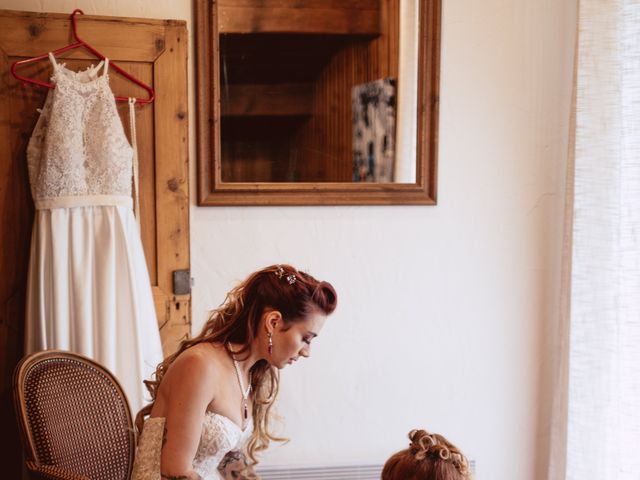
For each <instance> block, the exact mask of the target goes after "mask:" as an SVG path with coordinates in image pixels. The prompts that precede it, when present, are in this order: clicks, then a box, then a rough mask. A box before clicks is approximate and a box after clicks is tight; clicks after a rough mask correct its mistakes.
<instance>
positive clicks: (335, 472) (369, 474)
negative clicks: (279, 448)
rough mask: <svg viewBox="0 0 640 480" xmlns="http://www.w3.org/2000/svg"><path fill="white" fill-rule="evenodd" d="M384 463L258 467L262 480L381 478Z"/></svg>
mask: <svg viewBox="0 0 640 480" xmlns="http://www.w3.org/2000/svg"><path fill="white" fill-rule="evenodd" d="M381 472H382V465H350V466H332V467H326V466H324V467H323V466H316V467H286V466H274V467H258V475H260V476H261V477H262V480H380V473H381Z"/></svg>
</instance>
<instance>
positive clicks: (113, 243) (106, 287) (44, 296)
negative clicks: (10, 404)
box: [26, 205, 162, 414]
mask: <svg viewBox="0 0 640 480" xmlns="http://www.w3.org/2000/svg"><path fill="white" fill-rule="evenodd" d="M28 282H29V284H28V298H27V319H28V321H27V329H26V333H27V338H26V347H27V351H28V352H34V351H40V350H45V349H50V348H55V349H61V350H69V351H72V352H77V353H81V354H83V355H86V356H88V357H90V358H93V359H95V360H97V361H98V362H99V363H100V364H102V365H104V366H105V367H106V368H108V369H109V370H110V371H111V372H113V373H114V374H115V376H116V378H117V379H118V380H119V381H120V383H121V384H122V387H123V388H124V390H125V393H126V394H127V398H128V400H129V404H130V406H131V408H132V410H133V412H134V414H135V412H136V411H137V410H138V409H140V408H142V406H143V405H144V404H145V403H148V401H149V399H148V398H145V397H146V395H145V392H144V385H143V383H142V380H143V379H147V378H150V377H151V374H152V373H153V372H154V371H155V367H156V366H157V363H158V362H159V361H161V360H162V349H161V346H160V342H159V339H158V337H157V333H156V332H157V330H158V326H157V322H156V313H155V310H154V304H153V298H152V295H151V289H150V286H149V275H148V273H147V265H146V263H145V259H144V252H143V251H142V244H141V242H140V234H139V233H138V225H137V223H136V221H135V218H134V217H133V214H132V210H131V206H129V207H126V206H112V205H102V206H99V205H98V206H85V207H73V208H52V209H46V210H37V211H36V217H35V221H34V225H33V233H32V240H31V262H30V265H29V281H28ZM154 334H155V335H154Z"/></svg>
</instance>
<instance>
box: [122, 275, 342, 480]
mask: <svg viewBox="0 0 640 480" xmlns="http://www.w3.org/2000/svg"><path fill="white" fill-rule="evenodd" d="M336 302H337V296H336V292H335V290H334V289H333V287H332V286H331V285H330V284H329V283H327V282H321V281H318V280H316V279H315V278H313V277H312V276H311V275H309V274H306V273H304V272H300V271H298V270H296V269H295V268H293V267H292V266H290V265H274V266H270V267H267V268H264V269H262V270H260V271H258V272H255V273H253V274H252V275H250V276H249V278H247V279H246V280H245V281H244V282H242V283H241V284H240V285H238V286H237V287H236V288H234V289H233V290H231V292H229V294H228V295H227V298H226V300H225V302H224V304H223V305H222V306H221V307H220V308H218V309H217V310H215V311H213V313H212V314H211V316H210V318H209V320H208V321H207V323H206V324H205V326H204V328H203V330H202V332H201V333H200V335H198V336H197V337H195V338H193V339H190V340H187V341H184V342H183V343H182V344H181V346H180V348H179V350H178V351H177V352H176V353H175V354H174V355H171V356H170V357H168V358H167V359H166V360H165V361H164V362H163V363H161V364H160V365H159V366H158V369H157V370H156V374H155V379H154V380H153V381H149V382H147V387H148V388H149V391H150V392H151V397H152V399H153V403H152V404H151V405H149V406H147V407H145V408H144V409H143V410H142V411H140V413H139V414H138V417H137V418H136V425H137V426H138V428H140V427H141V426H142V420H143V418H144V416H145V415H149V414H150V416H149V418H148V419H147V420H146V421H145V422H144V428H143V430H142V434H141V436H140V440H139V442H138V449H137V452H136V459H135V463H134V468H133V475H132V480H160V479H162V480H192V479H204V480H213V479H219V478H223V479H226V478H255V476H254V474H253V470H252V468H251V467H252V466H253V465H255V464H256V463H257V460H256V454H257V453H258V452H260V451H261V450H265V449H266V448H267V447H268V446H269V442H270V441H271V440H282V439H279V438H277V437H275V436H274V435H273V434H272V432H271V431H270V418H271V408H272V406H273V402H274V400H275V398H276V396H277V393H278V385H279V374H278V372H279V370H280V369H282V368H284V367H285V366H287V365H290V364H292V363H294V362H295V361H297V360H298V359H299V358H300V357H309V354H310V348H311V342H312V340H313V339H314V338H315V337H316V336H318V334H319V333H320V330H321V329H322V327H323V325H324V322H325V319H326V317H327V316H328V315H329V314H331V313H332V312H333V311H334V310H335V308H336ZM245 454H246V457H247V458H245Z"/></svg>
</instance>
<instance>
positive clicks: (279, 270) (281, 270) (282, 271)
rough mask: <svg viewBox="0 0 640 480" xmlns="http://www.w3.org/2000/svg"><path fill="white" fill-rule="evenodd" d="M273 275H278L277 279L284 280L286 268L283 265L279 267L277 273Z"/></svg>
mask: <svg viewBox="0 0 640 480" xmlns="http://www.w3.org/2000/svg"><path fill="white" fill-rule="evenodd" d="M273 273H275V274H276V277H278V278H282V277H284V268H282V265H278V268H276V271H275V272H273Z"/></svg>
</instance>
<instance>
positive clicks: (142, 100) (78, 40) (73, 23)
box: [11, 8, 156, 105]
mask: <svg viewBox="0 0 640 480" xmlns="http://www.w3.org/2000/svg"><path fill="white" fill-rule="evenodd" d="M78 13H80V14H82V15H84V12H83V11H82V10H80V9H79V8H76V9H75V10H74V11H73V13H72V14H71V26H72V29H73V38H74V39H75V43H71V44H69V45H67V46H66V47H62V48H59V49H57V50H54V51H53V52H51V53H53V55H54V56H56V55H59V54H61V53H64V52H67V51H69V50H74V49H76V48H80V47H83V48H85V49H87V50H89V51H90V52H91V53H93V54H94V55H95V56H96V57H98V58H99V59H100V60H105V56H104V55H102V54H101V53H100V52H98V51H97V50H96V49H95V48H93V47H92V46H91V45H89V44H88V43H87V42H85V41H84V40H82V39H81V38H80V37H78V31H77V29H76V15H77V14H78ZM48 56H49V53H43V54H42V55H38V56H37V57H32V58H27V59H25V60H18V61H16V62H13V63H12V64H11V74H12V75H13V76H14V77H16V78H17V79H18V80H19V81H20V82H22V85H24V86H26V84H27V83H32V84H34V85H40V86H41V87H47V88H55V85H54V84H52V83H48V82H43V81H41V80H36V79H35V78H28V77H24V76H22V75H19V74H18V73H16V68H17V67H19V66H21V65H26V64H28V63H34V62H38V61H40V60H43V59H45V58H48ZM109 66H110V67H112V68H113V69H114V70H115V71H116V72H118V73H119V74H120V75H122V76H123V77H125V78H127V79H129V80H131V81H132V82H134V83H135V84H137V85H140V86H141V87H142V88H144V89H145V90H146V91H147V92H148V93H149V97H148V98H136V104H140V105H146V104H147V103H151V102H153V99H154V98H155V96H156V94H155V92H154V90H153V88H151V87H150V86H149V85H147V84H146V83H144V82H142V81H140V80H138V79H137V78H135V77H134V76H132V75H130V74H129V73H127V72H125V71H124V70H123V69H122V68H120V67H119V66H117V65H116V64H115V63H113V62H109ZM115 98H116V100H117V101H118V102H126V101H128V100H129V99H128V98H127V97H115Z"/></svg>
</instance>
